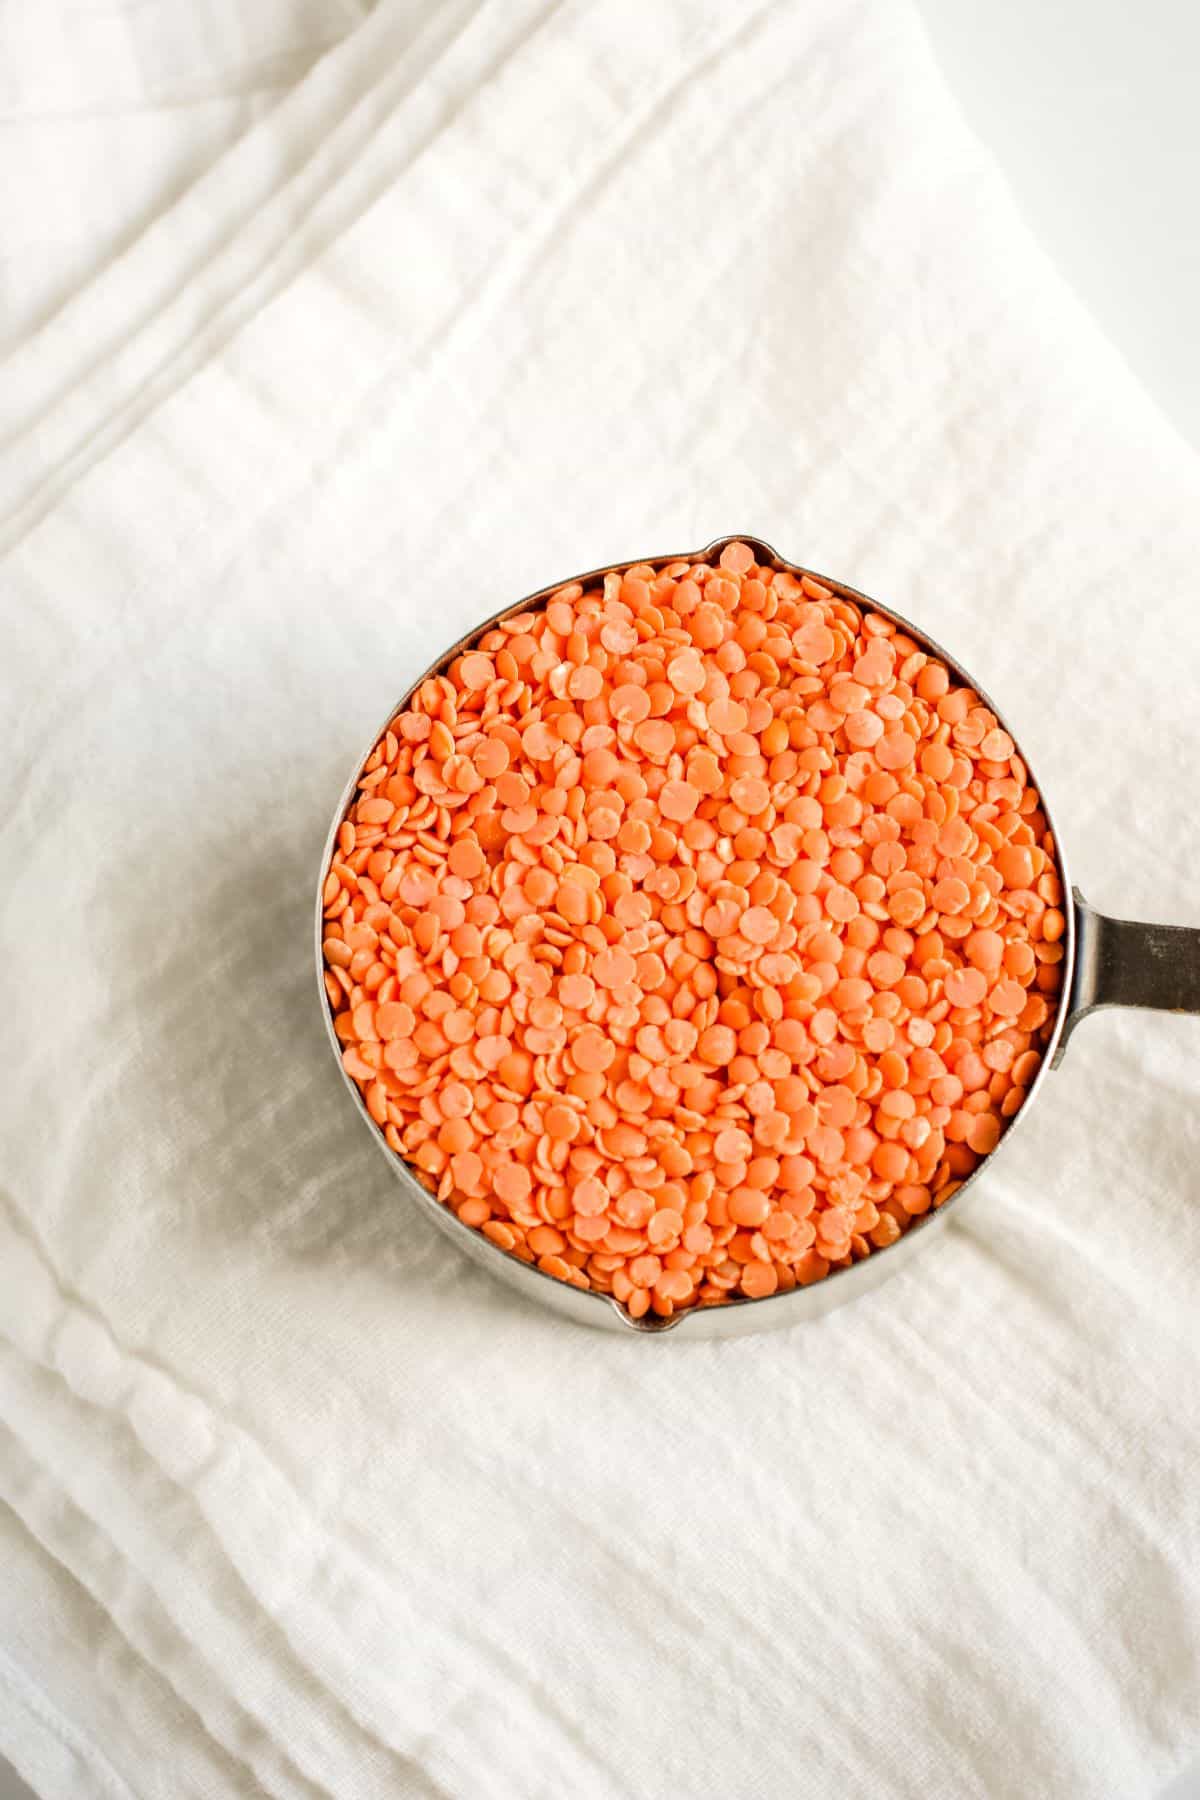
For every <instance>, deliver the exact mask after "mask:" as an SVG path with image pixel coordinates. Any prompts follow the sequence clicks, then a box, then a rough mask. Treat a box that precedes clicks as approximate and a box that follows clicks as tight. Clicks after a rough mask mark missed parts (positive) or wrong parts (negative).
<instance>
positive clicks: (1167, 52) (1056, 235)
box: [917, 0, 1200, 445]
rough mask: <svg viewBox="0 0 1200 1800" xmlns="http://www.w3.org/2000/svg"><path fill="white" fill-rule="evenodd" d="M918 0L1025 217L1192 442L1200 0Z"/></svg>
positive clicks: (1196, 383) (1199, 246) (1199, 357)
mask: <svg viewBox="0 0 1200 1800" xmlns="http://www.w3.org/2000/svg"><path fill="white" fill-rule="evenodd" d="M917 3H918V6H919V8H920V11H921V13H922V15H923V17H924V19H925V23H926V26H927V29H928V31H929V34H930V37H931V39H932V41H933V46H934V49H935V51H936V53H937V56H938V60H939V61H940V63H941V65H942V69H943V72H944V74H945V76H946V79H947V81H948V83H949V85H950V88H951V90H952V91H953V93H954V94H955V95H956V97H957V99H958V101H959V104H960V106H961V107H962V109H963V112H964V114H965V115H966V118H967V120H968V123H969V124H970V125H971V126H972V128H973V129H974V131H975V132H976V134H977V135H978V136H979V137H980V138H982V139H983V141H984V142H985V143H986V144H987V146H988V147H989V149H990V150H991V151H992V153H993V155H994V156H995V157H996V160H997V161H998V162H999V164H1000V167H1001V169H1002V170H1003V171H1004V173H1005V175H1006V176H1007V177H1008V180H1009V182H1010V183H1011V186H1012V189H1013V192H1014V193H1015V195H1016V197H1017V200H1018V202H1019V204H1020V207H1021V210H1022V211H1023V212H1024V214H1025V217H1026V219H1027V220H1028V222H1029V224H1030V225H1031V226H1032V227H1033V229H1034V231H1035V232H1036V233H1037V235H1038V236H1039V238H1040V239H1041V241H1042V243H1043V245H1044V246H1045V247H1046V248H1047V249H1048V250H1049V251H1050V252H1051V254H1052V255H1053V256H1054V258H1055V260H1056V262H1057V263H1058V265H1059V268H1060V269H1061V271H1062V273H1063V274H1064V275H1065V276H1066V278H1067V280H1068V281H1069V282H1070V283H1071V285H1072V286H1073V287H1074V288H1075V290H1076V292H1077V293H1078V294H1079V295H1080V296H1081V297H1082V299H1083V300H1084V301H1085V302H1086V304H1087V306H1088V307H1089V308H1090V310H1091V311H1092V313H1093V314H1094V315H1095V317H1096V319H1097V320H1098V321H1099V323H1100V325H1101V326H1102V327H1103V329H1104V330H1105V331H1106V332H1107V333H1108V336H1109V337H1110V338H1111V339H1112V340H1113V342H1114V343H1115V344H1116V345H1117V346H1118V348H1119V349H1120V350H1121V351H1122V352H1123V353H1124V355H1125V357H1126V358H1127V360H1128V361H1129V363H1130V365H1131V367H1132V368H1133V369H1134V371H1135V372H1136V374H1137V375H1138V376H1139V377H1140V378H1141V380H1142V382H1143V383H1144V385H1145V386H1146V387H1147V388H1148V389H1149V390H1150V392H1151V393H1152V394H1153V395H1154V398H1155V399H1156V400H1157V401H1158V404H1159V405H1160V406H1161V407H1162V409H1163V411H1164V412H1165V413H1166V414H1167V415H1168V416H1169V417H1170V418H1171V419H1173V420H1174V422H1175V424H1176V425H1177V426H1178V427H1179V429H1180V430H1181V431H1182V432H1183V434H1184V435H1185V436H1186V437H1188V438H1189V439H1190V440H1191V442H1192V443H1193V444H1196V445H1200V333H1198V332H1197V330H1196V321H1197V319H1200V204H1198V196H1200V108H1198V106H1197V83H1198V80H1200V7H1197V6H1195V5H1192V4H1189V0H1143V4H1141V5H1139V6H1136V7H1131V6H1130V5H1129V4H1128V0H1053V4H1051V5H1045V4H1040V3H1039V0H1009V4H1007V5H1000V4H997V3H996V0H992V3H991V4H985V5H983V6H964V5H963V4H962V0H917Z"/></svg>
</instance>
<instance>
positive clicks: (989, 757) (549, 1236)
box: [322, 543, 1066, 1318]
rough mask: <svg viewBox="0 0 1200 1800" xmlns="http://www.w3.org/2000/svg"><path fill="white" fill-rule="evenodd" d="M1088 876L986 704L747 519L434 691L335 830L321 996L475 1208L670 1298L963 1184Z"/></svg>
mask: <svg viewBox="0 0 1200 1800" xmlns="http://www.w3.org/2000/svg"><path fill="white" fill-rule="evenodd" d="M1062 897H1063V889H1062V883H1061V881H1060V880H1059V877H1058V874H1057V872H1056V869H1055V865H1054V857H1053V842H1052V839H1051V837H1050V834H1049V827H1048V823H1047V821H1046V818H1045V815H1044V813H1043V812H1042V810H1041V805H1040V801H1039V798H1038V795H1037V793H1036V792H1035V791H1034V789H1033V788H1032V787H1031V786H1030V785H1029V782H1028V775H1027V771H1026V768H1025V765H1024V763H1023V761H1022V760H1021V759H1020V757H1019V756H1018V755H1017V753H1016V750H1015V747H1014V744H1013V741H1012V739H1011V737H1010V736H1009V735H1008V733H1007V732H1006V731H1005V730H1004V728H1003V726H1002V725H1001V724H1000V722H999V721H998V720H997V719H996V718H995V717H994V715H993V714H992V713H991V712H990V711H989V710H988V708H987V707H985V706H984V705H983V703H982V702H981V701H980V700H979V697H978V696H977V695H976V694H974V693H973V692H972V691H971V690H969V689H968V688H966V687H964V686H963V685H962V683H961V682H960V681H959V680H958V678H957V677H956V676H954V675H953V674H952V673H951V672H950V670H948V669H947V668H946V667H945V666H944V665H943V664H942V663H941V662H940V661H938V660H937V659H936V658H933V657H928V656H926V655H925V653H924V652H923V651H921V650H920V649H919V648H917V647H916V646H914V644H913V641H912V639H911V638H907V637H903V636H901V635H900V634H899V633H898V632H897V631H896V629H895V627H894V626H893V625H892V624H891V622H890V621H889V620H887V619H885V618H883V616H882V615H880V614H876V613H870V614H868V615H866V616H864V614H863V613H862V612H861V610H860V609H859V607H858V606H857V604H855V603H854V602H852V601H850V600H848V599H843V598H841V597H840V596H838V595H835V594H834V593H832V592H831V591H830V590H829V589H828V588H826V587H825V586H824V585H823V584H821V583H819V582H817V581H815V580H814V579H813V578H811V577H808V576H805V577H803V578H801V579H799V580H797V579H796V578H795V577H793V576H791V575H790V574H788V573H783V572H781V573H778V574H777V573H776V572H775V571H774V570H772V569H768V568H759V567H758V566H757V565H756V563H755V557H754V552H753V550H752V549H751V547H750V546H749V545H746V544H739V543H731V544H727V545H726V546H725V547H724V549H723V550H722V552H721V556H720V561H719V568H716V569H708V568H706V567H702V566H700V565H696V566H693V567H689V566H688V565H687V564H685V563H676V564H671V565H668V566H667V567H665V568H661V569H657V570H656V569H654V568H652V567H649V566H648V565H639V566H638V567H637V568H636V569H635V570H633V571H630V572H628V573H626V574H624V575H623V576H620V575H614V576H610V577H608V578H605V579H603V580H602V581H600V582H599V583H598V584H597V585H596V586H595V587H593V588H591V589H589V590H587V591H584V588H583V587H582V585H581V584H579V583H572V584H570V585H569V586H567V587H564V588H561V589H559V590H558V591H557V592H556V593H555V594H554V595H553V596H552V598H551V599H550V601H549V602H548V604H547V605H546V606H545V607H544V608H543V609H542V610H541V611H533V612H529V611H526V612H524V613H522V614H521V615H520V617H519V619H512V620H509V621H507V622H505V623H503V624H502V625H501V626H500V627H498V628H492V629H490V630H489V631H487V632H483V633H480V634H479V637H478V640H477V642H476V643H475V644H474V645H473V646H472V647H470V648H469V649H468V650H467V651H466V652H464V653H463V654H461V655H459V656H458V657H456V658H455V659H454V661H453V662H452V663H451V665H450V668H449V670H448V672H447V674H446V676H444V677H439V678H437V679H436V680H431V681H427V682H425V683H423V684H422V686H421V687H420V688H419V689H418V691H417V693H416V694H415V695H414V696H413V698H412V700H411V701H410V702H409V704H408V706H407V708H406V709H405V710H404V711H403V712H401V713H400V714H399V715H397V717H396V718H394V719H393V720H392V721H391V722H390V723H389V726H388V729H387V730H386V732H385V733H384V735H383V736H382V738H381V739H380V741H379V743H378V744H377V745H376V746H375V749H374V750H373V751H372V753H371V756H370V757H369V758H368V761H367V765H366V767H365V769H364V771H363V773H362V775H361V776H360V780H359V787H358V791H357V793H356V795H355V797H354V799H353V801H352V802H351V804H350V807H349V808H348V811H347V814H346V817H345V819H344V820H343V821H342V823H341V825H340V827H339V830H338V833H337V841H336V844H335V848H334V852H333V856H332V858H331V861H330V865H329V867H328V869H327V870H326V872H325V879H324V885H323V889H322V901H323V907H324V918H325V935H324V943H323V954H324V959H325V965H326V977H325V985H326V990H327V993H328V996H329V1002H330V1006H331V1009H332V1014H333V1023H334V1028H335V1031H336V1034H337V1037H338V1039H339V1042H340V1044H341V1045H342V1047H343V1058H342V1060H343V1066H344V1067H345V1069H346V1071H347V1073H348V1075H349V1076H350V1078H351V1079H352V1080H353V1081H354V1082H355V1083H356V1084H357V1085H358V1087H359V1088H360V1089H361V1091H362V1094H363V1098H364V1100H365V1103H366V1105H367V1109H368V1111H369V1113H370V1115H371V1117H372V1119H373V1120H374V1121H375V1122H376V1123H377V1125H378V1126H379V1128H380V1129H381V1130H382V1131H383V1132H384V1134H385V1136H386V1139H387V1142H388V1144H389V1146H390V1147H391V1148H392V1149H393V1151H394V1152H395V1153H396V1154H397V1155H401V1156H403V1157H404V1158H405V1159H406V1160H407V1161H408V1163H409V1165H410V1167H411V1168H412V1169H413V1170H414V1173H415V1174H416V1175H417V1178H418V1179H419V1180H421V1181H422V1182H423V1183H424V1184H425V1186H426V1187H428V1188H429V1189H430V1190H431V1191H435V1192H436V1193H437V1194H438V1196H439V1197H440V1198H441V1199H442V1200H444V1202H445V1203H446V1204H447V1205H448V1206H450V1207H451V1208H452V1209H453V1210H454V1212H455V1214H456V1215H457V1217H458V1218H459V1219H460V1220H461V1221H462V1222H463V1224H464V1225H466V1226H468V1227H469V1228H471V1229H472V1230H477V1231H481V1232H482V1233H483V1234H484V1235H485V1236H486V1237H487V1238H488V1240H489V1241H490V1242H491V1243H493V1244H495V1245H496V1246H497V1247H498V1248H499V1249H502V1250H504V1251H506V1252H507V1253H508V1254H510V1255H514V1256H518V1257H520V1258H522V1259H523V1260H525V1261H529V1262H535V1263H536V1265H537V1267H538V1268H539V1269H541V1270H542V1272H543V1273H545V1274H547V1275H550V1276H552V1277H553V1278H555V1279H557V1280H561V1281H567V1282H570V1283H571V1284H572V1285H574V1286H577V1287H585V1288H586V1287H596V1288H598V1289H599V1290H600V1291H602V1292H605V1293H611V1294H612V1295H613V1296H615V1298H616V1299H617V1301H618V1302H619V1303H620V1304H621V1305H623V1306H625V1307H627V1309H628V1311H629V1313H630V1315H631V1316H632V1317H634V1318H640V1317H643V1316H644V1315H645V1314H646V1313H648V1312H650V1311H651V1310H653V1312H654V1313H655V1314H656V1315H657V1316H659V1317H662V1318H669V1317H670V1316H672V1314H673V1313H674V1312H675V1311H677V1310H678V1309H679V1308H682V1307H688V1306H695V1305H704V1306H707V1305H719V1304H721V1303H723V1302H724V1301H725V1300H726V1299H728V1298H729V1297H730V1296H732V1295H737V1294H741V1295H744V1296H746V1297H748V1298H763V1297H765V1296H767V1295H769V1294H773V1293H777V1292H786V1291H788V1290H789V1289H791V1288H793V1287H795V1286H796V1285H797V1284H800V1285H802V1286H808V1285H810V1284H811V1283H812V1282H814V1281H820V1280H822V1279H824V1278H825V1277H826V1276H827V1275H828V1273H829V1271H830V1269H831V1268H834V1267H837V1266H840V1265H844V1264H846V1263H848V1261H849V1260H850V1259H851V1258H854V1257H860V1256H864V1255H869V1254H872V1253H874V1252H875V1251H877V1250H880V1249H885V1248H886V1247H887V1246H888V1245H889V1244H891V1243H893V1242H894V1241H895V1240H896V1238H897V1237H899V1236H900V1234H901V1233H902V1232H903V1231H904V1230H906V1229H907V1227H908V1225H909V1223H911V1221H912V1220H913V1219H914V1218H918V1217H920V1216H921V1215H922V1214H924V1213H925V1212H927V1211H929V1210H930V1208H931V1207H937V1206H941V1205H943V1204H944V1203H945V1201H946V1200H947V1199H948V1198H949V1197H950V1196H951V1195H952V1194H953V1193H954V1192H955V1191H956V1190H957V1188H958V1186H959V1185H960V1184H961V1181H962V1180H963V1179H964V1178H965V1177H966V1176H967V1175H968V1174H969V1173H970V1172H971V1171H972V1170H973V1169H974V1167H975V1166H976V1164H977V1163H978V1161H979V1159H980V1158H981V1157H986V1156H988V1155H989V1154H990V1153H991V1151H992V1150H994V1149H995V1147H996V1145H997V1144H998V1143H999V1142H1000V1139H1001V1137H1002V1134H1003V1132H1004V1131H1005V1129H1006V1128H1007V1124H1008V1121H1009V1120H1010V1119H1011V1118H1012V1117H1013V1116H1014V1114H1015V1113H1016V1112H1017V1111H1018V1110H1019V1108H1020V1106H1021V1104H1022V1102H1023V1100H1024V1098H1025V1096H1026V1094H1027V1093H1028V1091H1029V1087H1030V1085H1031V1084H1032V1082H1033V1080H1034V1078H1035V1076H1036V1074H1037V1071H1038V1069H1039V1067H1040V1064H1041V1061H1042V1057H1043V1054H1044V1051H1045V1048H1046V1045H1047V1044H1048V1042H1049V1039H1050V1036H1051V1034H1052V1031H1053V1026H1054V1021H1055V1015H1056V1009H1057V1001H1058V993H1059V986H1060V981H1061V964H1062V961H1063V944H1062V942H1061V940H1062V938H1063V937H1064V935H1065V931H1066V919H1065V916H1064V914H1063V912H1062V910H1061V906H1062Z"/></svg>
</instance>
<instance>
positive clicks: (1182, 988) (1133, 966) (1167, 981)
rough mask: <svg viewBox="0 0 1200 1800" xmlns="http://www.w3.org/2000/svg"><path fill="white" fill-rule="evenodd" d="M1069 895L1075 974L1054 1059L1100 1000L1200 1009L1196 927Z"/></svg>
mask: <svg viewBox="0 0 1200 1800" xmlns="http://www.w3.org/2000/svg"><path fill="white" fill-rule="evenodd" d="M1073 898H1074V903H1075V931H1076V944H1075V974H1074V977H1073V979H1072V982H1071V993H1070V998H1069V1001H1068V1005H1067V1018H1066V1023H1065V1025H1064V1026H1063V1034H1062V1037H1061V1039H1060V1040H1059V1046H1058V1054H1057V1055H1056V1057H1055V1059H1054V1060H1055V1062H1057V1061H1058V1060H1059V1057H1061V1056H1062V1053H1063V1050H1064V1049H1065V1047H1066V1043H1067V1039H1068V1038H1069V1037H1070V1035H1071V1033H1072V1032H1073V1031H1074V1029H1075V1027H1076V1025H1078V1023H1079V1021H1080V1019H1085V1018H1086V1017H1087V1015H1088V1014H1089V1013H1093V1012H1096V1011H1098V1010H1099V1008H1100V1007H1102V1006H1144V1007H1151V1008H1153V1009H1154V1010H1155V1011H1157V1012H1174V1013H1200V930H1196V929H1194V928H1192V927H1190V926H1187V925H1143V924H1141V923H1140V922H1139V921H1138V920H1136V919H1110V918H1107V917H1106V916H1105V914H1104V913H1099V912H1095V911H1093V909H1092V908H1091V907H1090V906H1089V905H1088V903H1087V901H1086V900H1085V899H1084V897H1083V895H1082V894H1081V893H1080V892H1079V889H1078V888H1075V889H1074V891H1073Z"/></svg>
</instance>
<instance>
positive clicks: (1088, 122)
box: [0, 0, 1200, 1800]
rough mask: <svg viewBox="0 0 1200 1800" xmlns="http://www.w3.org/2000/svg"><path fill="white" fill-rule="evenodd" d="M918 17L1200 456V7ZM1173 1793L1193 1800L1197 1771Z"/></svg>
mask: <svg viewBox="0 0 1200 1800" xmlns="http://www.w3.org/2000/svg"><path fill="white" fill-rule="evenodd" d="M920 5H921V10H922V12H923V14H924V17H925V19H926V22H927V25H928V28H929V31H930V34H931V36H932V39H933V42H934V46H935V49H936V51H937V54H938V56H939V59H940V61H941V63H942V66H943V69H944V71H945V74H946V76H947V79H948V81H949V83H950V86H951V88H952V90H953V91H954V92H955V94H956V95H957V97H958V99H959V102H960V104H961V106H962V108H963V111H964V113H965V115H966V117H967V119H968V122H969V123H970V124H971V126H972V127H973V129H974V130H975V131H976V133H977V134H978V135H979V136H980V137H981V138H982V139H983V140H984V141H985V143H986V144H987V145H988V146H989V148H990V149H991V150H992V152H993V153H994V154H995V156H996V158H997V160H998V161H999V163H1000V166H1001V168H1002V169H1003V171H1004V172H1005V174H1006V175H1007V177H1008V179H1009V181H1010V183H1011V185H1012V188H1013V190H1014V192H1015V194H1016V196H1017V199H1018V202H1019V204H1020V206H1021V208H1022V210H1023V211H1024V213H1025V215H1026V217H1027V219H1028V220H1029V222H1030V223H1031V225H1032V226H1033V228H1034V229H1035V231H1036V232H1037V234H1038V235H1039V237H1040V238H1041V240H1042V243H1043V245H1044V246H1045V247H1046V248H1047V249H1048V250H1050V252H1051V253H1052V254H1053V256H1054V257H1055V259H1056V261H1057V262H1058V264H1059V266H1060V267H1061V269H1062V271H1063V273H1064V274H1065V275H1066V277H1067V279H1068V280H1069V281H1070V282H1071V283H1072V285H1073V286H1074V287H1075V288H1076V290H1077V291H1078V292H1079V293H1080V295H1081V296H1082V297H1083V299H1084V301H1085V302H1086V303H1087V305H1088V306H1089V307H1090V308H1091V310H1092V311H1093V313H1094V314H1095V316H1096V317H1097V319H1098V320H1099V322H1100V324H1101V325H1102V327H1103V328H1104V329H1105V330H1106V331H1107V332H1108V334H1109V336H1110V337H1111V338H1112V339H1113V341H1114V342H1115V343H1116V344H1117V345H1118V347H1119V348H1120V349H1121V350H1122V352H1123V353H1124V355H1125V356H1126V358H1127V359H1128V361H1129V363H1130V364H1131V366H1132V367H1133V368H1134V370H1135V371H1136V373H1137V374H1138V375H1139V376H1140V378H1141V379H1142V380H1143V382H1144V383H1145V384H1146V386H1147V387H1148V388H1149V389H1150V391H1151V392H1152V393H1153V395H1154V396H1155V398H1156V399H1157V401H1158V403H1159V404H1160V405H1161V407H1162V408H1163V409H1164V411H1165V412H1166V413H1167V414H1168V415H1169V416H1170V417H1171V418H1172V419H1173V420H1174V422H1175V423H1176V425H1177V426H1178V428H1179V429H1180V430H1181V432H1183V434H1184V435H1185V436H1187V437H1188V438H1190V440H1191V441H1192V442H1193V443H1194V444H1196V445H1198V446H1200V334H1198V333H1197V331H1196V323H1195V322H1196V320H1197V318H1200V229H1198V227H1197V193H1198V191H1200V110H1198V109H1197V106H1196V78H1197V73H1198V71H1200V8H1195V7H1190V6H1188V5H1187V4H1186V0H1176V3H1175V4H1168V3H1167V0H1159V3H1158V4H1155V3H1153V0H1151V3H1150V4H1143V5H1142V6H1141V7H1139V8H1138V9H1136V10H1131V9H1130V8H1129V7H1128V6H1127V5H1126V4H1124V3H1123V0H1056V4H1054V5H1052V6H1049V7H1047V6H1045V5H1042V4H1037V3H1035V0H1010V3H1009V4H1008V5H1005V6H1001V5H997V4H993V5H991V6H987V7H966V6H963V5H962V4H961V0H920ZM1197 1729H1198V1732H1200V1719H1198V1725H1197ZM14 1783H15V1778H13V1780H12V1781H9V1780H8V1779H7V1778H6V1775H5V1772H4V1769H3V1767H0V1800H16V1797H17V1796H24V1795H25V1794H26V1792H27V1790H25V1789H24V1788H23V1786H21V1784H19V1783H15V1785H14ZM1171 1794H1172V1800H1183V1796H1184V1795H1188V1794H1190V1795H1200V1774H1196V1775H1193V1777H1192V1778H1191V1779H1190V1780H1189V1779H1187V1778H1185V1780H1184V1781H1183V1782H1181V1783H1179V1784H1176V1786H1175V1787H1173V1789H1172V1790H1171Z"/></svg>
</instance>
